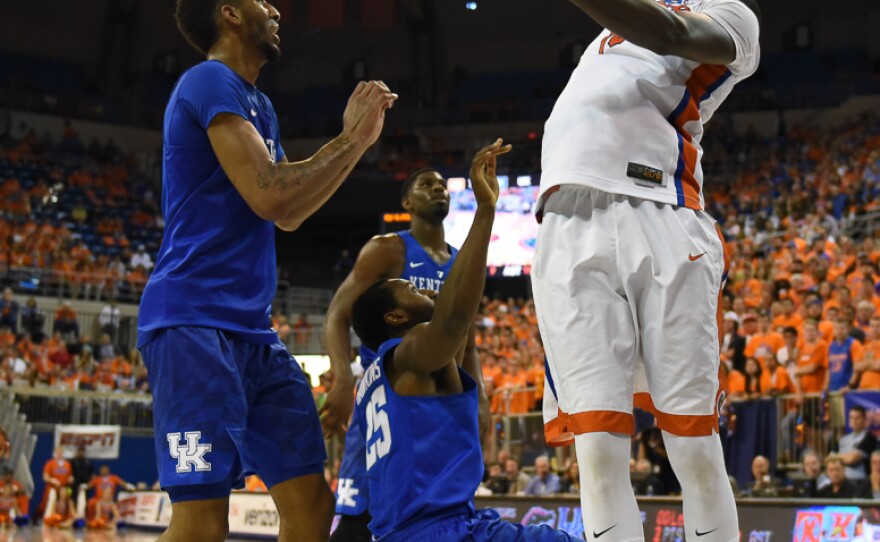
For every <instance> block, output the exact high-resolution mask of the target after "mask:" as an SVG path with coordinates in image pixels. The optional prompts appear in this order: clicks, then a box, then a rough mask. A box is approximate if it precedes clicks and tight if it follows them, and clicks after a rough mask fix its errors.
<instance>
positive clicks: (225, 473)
mask: <svg viewBox="0 0 880 542" xmlns="http://www.w3.org/2000/svg"><path fill="white" fill-rule="evenodd" d="M141 352H142V353H143V356H144V363H145V365H146V367H147V371H148V375H149V382H150V388H151V389H152V391H153V427H154V430H155V435H156V461H157V463H158V467H159V482H160V484H161V486H162V489H164V490H165V491H167V492H168V494H169V495H170V497H171V501H172V502H179V501H188V500H203V499H214V498H222V497H226V496H228V495H229V493H230V491H231V490H232V489H233V488H240V487H243V481H244V477H245V476H246V475H249V474H257V475H259V476H260V478H262V480H263V481H264V482H265V483H266V486H267V487H269V488H271V487H272V486H273V485H275V484H278V483H280V482H284V481H286V480H290V479H292V478H298V477H300V476H305V475H309V474H317V473H322V472H323V469H324V467H323V464H324V461H325V460H326V458H327V454H326V450H325V447H324V439H323V436H322V433H321V423H320V421H319V419H318V412H317V409H316V407H315V401H314V398H313V397H312V390H311V386H310V384H309V383H308V382H306V379H305V375H304V374H303V371H302V369H301V368H300V366H299V365H298V364H297V363H296V360H294V359H293V357H292V356H291V355H290V354H289V353H288V352H287V349H286V348H285V347H284V345H283V344H282V343H281V342H280V341H278V340H277V339H276V341H275V342H274V343H272V344H256V343H252V342H246V341H243V340H241V339H240V338H237V337H236V336H235V334H234V333H231V332H226V331H223V330H219V329H214V328H204V327H175V328H168V329H165V330H162V331H160V332H158V333H156V335H155V337H154V338H153V339H152V340H150V341H149V342H148V343H146V344H145V345H143V347H142V348H141Z"/></svg>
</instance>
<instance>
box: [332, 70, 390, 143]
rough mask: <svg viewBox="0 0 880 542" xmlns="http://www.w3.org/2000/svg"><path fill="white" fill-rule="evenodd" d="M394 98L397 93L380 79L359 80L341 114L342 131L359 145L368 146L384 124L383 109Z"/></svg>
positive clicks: (388, 107)
mask: <svg viewBox="0 0 880 542" xmlns="http://www.w3.org/2000/svg"><path fill="white" fill-rule="evenodd" d="M395 100H397V94H394V93H393V92H391V91H390V90H389V89H388V86H387V85H385V83H383V82H382V81H370V82H366V83H365V82H363V81H361V82H360V83H358V86H357V87H356V88H355V89H354V92H353V93H352V94H351V97H350V98H349V99H348V105H347V106H346V108H345V113H343V115H342V125H343V128H342V133H343V134H345V135H347V136H348V137H349V138H350V139H351V140H352V141H353V142H354V143H355V144H356V145H358V146H359V147H363V148H367V147H369V146H370V145H372V144H373V143H375V142H376V140H377V139H379V135H380V134H381V133H382V127H383V126H384V125H385V111H387V110H388V109H390V108H391V107H393V106H394V101H395Z"/></svg>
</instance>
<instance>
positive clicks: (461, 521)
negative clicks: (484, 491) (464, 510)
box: [379, 508, 581, 542]
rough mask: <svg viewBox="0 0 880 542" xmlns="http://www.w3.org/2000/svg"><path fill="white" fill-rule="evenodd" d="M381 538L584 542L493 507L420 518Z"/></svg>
mask: <svg viewBox="0 0 880 542" xmlns="http://www.w3.org/2000/svg"><path fill="white" fill-rule="evenodd" d="M379 540H380V541H381V542H386V541H388V542H403V541H404V540H406V541H408V542H581V539H580V538H576V537H574V536H572V535H570V534H567V533H564V532H562V531H557V530H556V529H553V528H552V527H548V526H547V525H530V526H524V525H517V524H516V523H509V522H507V521H504V520H503V519H501V517H500V516H499V515H498V512H496V511H495V510H492V509H491V508H486V509H483V510H477V511H476V512H473V513H471V514H468V515H455V516H451V517H447V518H443V519H438V520H433V521H431V520H429V521H425V522H416V523H413V524H412V525H410V526H408V527H406V528H405V529H403V530H402V531H398V532H394V533H391V534H389V535H386V536H384V537H382V538H380V539H379Z"/></svg>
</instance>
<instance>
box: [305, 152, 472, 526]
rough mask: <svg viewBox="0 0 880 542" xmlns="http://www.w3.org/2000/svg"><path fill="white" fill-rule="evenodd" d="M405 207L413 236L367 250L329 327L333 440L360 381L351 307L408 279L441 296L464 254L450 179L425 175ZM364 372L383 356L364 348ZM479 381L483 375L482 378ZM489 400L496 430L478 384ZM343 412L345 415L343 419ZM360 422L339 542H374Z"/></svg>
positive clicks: (342, 486)
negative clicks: (371, 291)
mask: <svg viewBox="0 0 880 542" xmlns="http://www.w3.org/2000/svg"><path fill="white" fill-rule="evenodd" d="M401 205H402V206H403V208H404V209H405V210H406V211H407V212H409V214H410V216H411V217H412V218H411V220H412V222H411V227H410V229H409V230H407V231H404V232H399V233H392V234H388V235H377V236H376V237H373V238H372V239H371V240H370V241H368V242H367V244H366V245H364V247H363V249H361V252H360V254H359V255H358V259H357V261H356V262H355V265H354V268H353V269H352V271H351V273H350V274H349V275H348V277H346V279H345V280H344V281H343V282H342V285H340V287H339V289H338V290H337V291H336V294H335V295H334V296H333V301H332V302H331V303H330V308H329V310H328V311H327V318H326V320H325V323H324V339H325V340H324V342H325V344H326V345H327V351H328V353H329V355H330V361H331V365H332V366H333V369H334V372H335V381H334V385H333V388H332V390H331V392H330V397H329V398H328V400H327V401H326V402H325V404H324V407H323V408H322V410H321V414H322V422H323V423H324V431H325V433H326V434H333V433H336V432H338V431H339V430H340V428H341V426H342V425H344V424H345V423H346V422H347V421H348V415H347V414H346V409H347V412H349V413H350V411H351V408H352V402H353V397H354V393H353V384H352V380H351V379H352V375H351V370H350V368H349V364H350V352H351V340H350V336H349V329H350V328H351V307H352V305H353V304H354V301H355V300H356V299H357V298H358V297H359V296H360V295H361V294H362V293H363V292H364V291H366V289H367V288H369V287H370V286H371V285H372V284H374V283H375V282H376V281H377V280H380V279H383V278H404V279H407V280H409V281H410V282H412V283H413V284H414V285H415V286H416V288H418V289H420V290H423V291H426V292H438V291H439V290H440V287H441V286H442V285H443V283H444V282H445V280H446V278H447V277H448V276H449V270H450V269H451V267H452V263H453V262H454V261H455V256H456V254H457V252H458V251H457V250H456V249H455V248H454V247H452V246H450V245H449V244H447V243H446V237H445V233H444V230H443V219H444V218H446V215H447V214H448V213H449V191H448V190H447V188H446V179H445V178H443V175H441V174H440V172H438V171H437V170H435V169H421V170H418V171H416V172H415V173H413V174H412V175H410V176H409V178H408V179H407V180H406V181H405V182H404V184H403V187H402V189H401ZM461 355H462V356H465V358H464V363H466V364H468V365H467V366H466V368H468V369H471V368H472V364H476V367H478V364H479V357H478V356H477V355H476V351H475V350H474V349H473V348H469V349H465V350H462V352H461ZM360 356H361V364H362V365H363V367H364V368H365V369H366V368H367V367H368V366H369V365H370V364H372V363H373V362H374V361H375V360H376V359H377V358H378V355H377V354H376V353H375V352H374V351H373V350H371V349H370V348H368V347H366V346H365V345H361V348H360ZM472 374H479V371H477V370H474V372H473V373H472ZM477 382H478V386H479V389H480V399H481V414H483V416H482V418H481V421H483V420H485V423H486V424H488V411H489V401H488V399H486V395H485V392H484V391H483V388H482V378H479V379H478V380H477ZM337 410H338V411H339V413H337ZM357 425H358V419H357V418H356V417H355V418H352V422H351V424H350V425H349V427H348V430H347V433H346V438H345V455H344V456H343V458H342V464H341V465H340V469H339V486H338V489H337V494H336V513H337V514H339V515H340V516H341V517H340V521H339V524H338V525H337V528H336V530H335V531H334V532H333V535H332V536H331V541H333V542H369V540H370V539H371V535H370V531H369V529H368V527H367V526H368V525H369V523H370V515H369V512H368V511H367V503H368V496H369V487H368V486H367V479H366V464H365V454H366V451H365V449H364V442H363V439H361V438H359V437H360V432H359V431H358V428H357Z"/></svg>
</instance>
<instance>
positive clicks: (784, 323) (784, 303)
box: [773, 296, 804, 333]
mask: <svg viewBox="0 0 880 542" xmlns="http://www.w3.org/2000/svg"><path fill="white" fill-rule="evenodd" d="M780 304H781V307H782V314H780V315H779V316H777V317H776V318H774V319H773V330H774V331H776V332H778V333H781V332H782V330H783V329H784V328H786V327H794V328H799V327H801V326H802V325H803V323H804V317H803V316H801V315H800V314H798V313H797V312H796V311H795V306H794V300H793V299H791V297H790V296H789V297H784V298H782V300H781V301H780Z"/></svg>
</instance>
